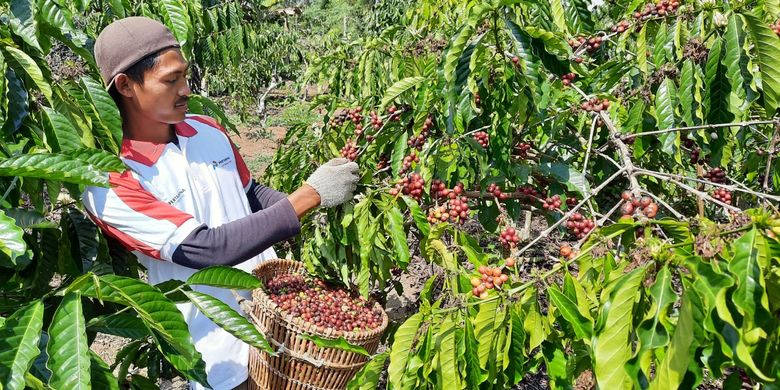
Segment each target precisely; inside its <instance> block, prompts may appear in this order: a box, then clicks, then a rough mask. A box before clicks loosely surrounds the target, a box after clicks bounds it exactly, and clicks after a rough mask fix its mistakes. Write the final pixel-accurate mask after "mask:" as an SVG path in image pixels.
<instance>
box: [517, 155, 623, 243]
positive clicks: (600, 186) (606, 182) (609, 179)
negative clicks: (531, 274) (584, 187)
mask: <svg viewBox="0 0 780 390" xmlns="http://www.w3.org/2000/svg"><path fill="white" fill-rule="evenodd" d="M624 172H625V168H624V169H620V170H618V171H617V172H615V173H613V174H612V176H610V177H608V178H607V180H604V182H603V183H601V184H599V186H598V187H596V188H594V189H593V190H591V192H590V194H588V196H586V197H585V198H584V199H582V200H581V201H580V202H579V203H577V205H576V206H574V207H572V208H571V209H570V210H569V211H568V212H566V214H564V215H563V217H562V218H561V219H559V220H558V221H557V222H555V223H554V224H552V225H551V226H550V227H548V228H547V229H546V230H545V231H543V232H542V233H540V234H539V236H537V237H536V238H534V239H533V240H532V241H531V242H529V243H528V244H527V245H526V246H524V247H523V248H522V249H520V250H518V251H517V253H516V256H519V255H521V254H522V253H523V252H525V251H527V250H528V249H529V248H531V247H532V246H533V245H534V244H536V243H537V242H539V240H541V239H542V238H545V237H547V236H549V235H550V233H552V232H553V231H554V230H555V229H556V228H557V227H558V226H560V225H561V224H562V223H564V222H565V221H566V220H568V219H569V218H570V217H571V216H572V215H573V214H574V213H575V212H577V210H579V209H580V207H582V206H583V205H584V204H585V203H586V202H587V201H588V200H589V199H590V198H592V197H593V196H595V195H596V194H598V193H599V191H601V190H602V189H603V188H604V187H606V186H607V185H608V184H609V183H611V182H612V181H613V180H615V178H617V177H618V176H619V175H622V174H623V173H624Z"/></svg>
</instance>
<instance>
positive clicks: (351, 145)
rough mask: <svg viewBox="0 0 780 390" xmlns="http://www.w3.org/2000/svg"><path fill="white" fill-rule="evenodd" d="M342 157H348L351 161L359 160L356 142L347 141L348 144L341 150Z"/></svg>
mask: <svg viewBox="0 0 780 390" xmlns="http://www.w3.org/2000/svg"><path fill="white" fill-rule="evenodd" d="M341 157H346V158H348V159H349V160H350V161H355V160H357V157H358V147H357V144H356V143H355V141H347V144H346V145H344V147H343V148H341Z"/></svg>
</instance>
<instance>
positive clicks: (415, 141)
mask: <svg viewBox="0 0 780 390" xmlns="http://www.w3.org/2000/svg"><path fill="white" fill-rule="evenodd" d="M432 128H433V117H431V116H430V115H429V116H428V117H427V118H425V122H423V125H422V129H420V135H418V136H412V137H411V138H409V140H408V141H406V144H407V145H409V147H412V148H415V149H417V150H422V147H423V145H425V141H426V140H427V139H428V136H430V134H431V132H430V130H431V129H432Z"/></svg>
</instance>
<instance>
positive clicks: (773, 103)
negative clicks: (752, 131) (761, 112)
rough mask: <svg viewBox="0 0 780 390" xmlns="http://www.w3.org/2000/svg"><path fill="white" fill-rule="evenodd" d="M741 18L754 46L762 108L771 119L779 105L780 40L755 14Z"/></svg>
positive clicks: (744, 13)
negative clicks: (762, 95)
mask: <svg viewBox="0 0 780 390" xmlns="http://www.w3.org/2000/svg"><path fill="white" fill-rule="evenodd" d="M742 16H743V17H744V18H745V22H746V24H747V28H748V30H749V31H750V34H751V36H752V37H753V43H754V44H755V46H756V54H757V56H758V67H759V70H760V71H761V85H762V88H763V91H764V107H765V109H766V112H767V117H772V116H774V113H775V111H776V110H777V107H778V105H780V39H779V38H778V37H777V35H776V34H775V32H774V31H772V29H770V28H769V25H768V24H767V23H765V22H764V21H763V20H761V19H760V18H758V17H757V16H756V15H755V14H753V13H751V12H743V13H742Z"/></svg>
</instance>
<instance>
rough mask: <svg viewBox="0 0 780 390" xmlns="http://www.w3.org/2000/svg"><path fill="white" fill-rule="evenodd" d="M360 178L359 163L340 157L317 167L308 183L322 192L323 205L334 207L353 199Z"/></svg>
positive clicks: (318, 191) (321, 203) (321, 201)
mask: <svg viewBox="0 0 780 390" xmlns="http://www.w3.org/2000/svg"><path fill="white" fill-rule="evenodd" d="M358 180H360V176H358V165H357V164H356V163H355V162H353V161H349V160H347V159H346V158H341V157H340V158H334V159H332V160H330V161H328V162H326V163H325V164H323V165H322V166H320V167H319V168H317V170H316V171H314V173H312V174H311V176H309V178H308V179H306V183H307V184H309V185H310V186H312V188H314V190H315V191H317V193H318V194H320V205H321V206H323V207H333V206H338V205H340V204H342V203H344V202H346V201H348V200H350V199H352V195H353V193H354V192H355V189H356V188H357V182H358Z"/></svg>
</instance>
